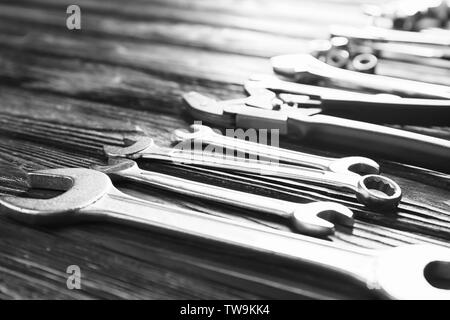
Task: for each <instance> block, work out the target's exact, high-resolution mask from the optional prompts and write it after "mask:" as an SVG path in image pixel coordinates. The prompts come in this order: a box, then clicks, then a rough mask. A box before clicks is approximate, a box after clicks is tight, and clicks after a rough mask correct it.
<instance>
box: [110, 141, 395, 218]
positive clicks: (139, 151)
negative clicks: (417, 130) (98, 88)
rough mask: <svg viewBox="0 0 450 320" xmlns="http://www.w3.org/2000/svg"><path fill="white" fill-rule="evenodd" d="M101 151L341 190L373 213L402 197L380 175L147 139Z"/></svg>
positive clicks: (389, 181)
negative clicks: (164, 145)
mask: <svg viewBox="0 0 450 320" xmlns="http://www.w3.org/2000/svg"><path fill="white" fill-rule="evenodd" d="M104 149H105V153H106V154H107V155H108V156H110V157H127V158H130V159H150V160H164V161H168V162H172V163H180V164H190V165H196V166H202V167H209V168H215V169H219V170H228V171H234V172H236V171H237V172H245V173H248V174H251V175H264V176H269V177H279V178H286V179H291V180H300V181H308V182H312V183H316V184H320V185H326V186H330V187H334V188H340V189H345V190H348V191H352V192H353V193H355V195H356V198H357V199H358V201H359V202H361V203H363V204H365V205H366V206H368V207H371V208H374V209H382V210H393V209H395V208H396V207H397V206H398V203H399V202H400V199H401V196H402V193H401V189H400V187H399V186H398V185H397V184H396V183H395V182H394V181H392V180H391V179H388V178H386V177H383V176H380V175H374V174H369V175H365V176H359V175H356V174H352V175H349V174H342V173H336V172H331V171H322V170H317V169H309V168H302V167H298V166H290V165H283V164H277V165H273V164H272V163H270V162H264V161H256V160H250V159H240V158H237V157H227V156H223V155H221V156H220V157H218V156H214V155H213V154H211V155H209V154H205V153H203V152H198V151H195V150H194V152H186V151H183V150H182V149H177V148H162V147H159V146H157V145H155V143H154V142H153V139H151V138H142V139H140V140H138V142H137V143H136V144H134V145H131V146H129V147H126V148H118V147H110V146H107V147H105V148H104Z"/></svg>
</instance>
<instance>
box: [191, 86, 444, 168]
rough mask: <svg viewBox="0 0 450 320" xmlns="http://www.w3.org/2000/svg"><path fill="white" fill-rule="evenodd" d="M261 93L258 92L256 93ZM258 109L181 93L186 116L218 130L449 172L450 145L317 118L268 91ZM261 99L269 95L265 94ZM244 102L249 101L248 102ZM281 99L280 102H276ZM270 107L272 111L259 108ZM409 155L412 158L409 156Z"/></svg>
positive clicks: (356, 123) (385, 129)
mask: <svg viewBox="0 0 450 320" xmlns="http://www.w3.org/2000/svg"><path fill="white" fill-rule="evenodd" d="M260 90H262V89H260ZM272 94H273V96H272V99H271V100H270V101H268V102H266V103H264V104H262V105H261V108H260V107H259V106H258V104H255V103H254V102H255V101H257V99H253V100H251V99H250V100H248V99H241V102H240V103H237V101H236V100H233V103H231V104H230V103H228V101H222V102H218V101H216V100H214V99H211V98H208V97H205V96H204V95H201V94H199V93H196V92H191V93H187V94H185V95H184V96H183V97H184V100H185V102H186V104H187V106H188V109H189V112H190V113H191V114H192V116H193V117H194V118H195V119H196V120H203V121H205V122H207V123H210V124H214V125H215V126H221V127H223V128H255V129H278V130H279V133H280V134H282V135H289V137H290V138H292V139H293V138H296V139H299V140H307V141H311V142H312V141H314V142H316V143H320V144H322V145H327V146H330V147H333V148H336V147H344V148H347V149H349V150H352V152H363V153H365V154H374V155H377V156H381V157H385V158H387V159H390V160H396V161H401V162H405V163H409V164H414V165H421V166H426V167H428V168H430V169H437V170H442V171H444V172H447V171H449V170H450V168H449V165H448V164H449V163H450V141H448V140H444V139H439V138H435V137H430V136H426V135H422V134H417V133H413V132H408V131H405V130H399V129H394V128H389V127H385V126H380V125H375V124H370V123H365V122H361V121H354V120H348V119H343V118H338V117H332V116H327V115H323V114H317V113H318V112H320V109H319V110H314V109H313V110H311V109H305V110H302V109H299V108H296V107H295V106H294V107H291V106H287V105H286V104H284V103H283V102H282V101H281V100H280V99H279V98H277V97H276V96H275V94H274V93H272ZM265 96H269V95H268V94H265ZM248 101H252V103H251V104H248ZM280 101H281V103H280ZM267 105H272V109H269V110H268V109H264V108H263V107H264V106H267ZM412 155H413V156H412Z"/></svg>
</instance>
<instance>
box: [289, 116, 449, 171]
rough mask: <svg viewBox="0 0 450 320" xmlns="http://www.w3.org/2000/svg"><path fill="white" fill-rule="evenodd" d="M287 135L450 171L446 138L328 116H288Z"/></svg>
mask: <svg viewBox="0 0 450 320" xmlns="http://www.w3.org/2000/svg"><path fill="white" fill-rule="evenodd" d="M288 128H289V132H290V134H296V135H298V136H300V137H302V138H303V139H308V140H309V139H311V140H314V141H317V142H319V143H323V144H327V145H331V146H338V147H343V148H345V149H348V150H352V151H360V152H363V153H366V154H371V155H374V156H377V157H381V158H383V157H384V158H386V159H390V160H396V161H400V162H404V163H408V164H412V165H420V166H425V167H427V168H430V169H435V170H440V171H444V172H447V173H448V172H449V171H450V141H449V140H446V139H440V138H435V137H431V136H427V135H423V134H418V133H413V132H409V131H406V130H400V129H394V128H389V127H385V126H381V125H376V124H371V123H366V122H361V121H355V120H349V119H343V118H338V117H332V116H327V115H314V116H310V117H304V116H301V115H300V116H296V115H292V116H291V117H290V118H289V120H288Z"/></svg>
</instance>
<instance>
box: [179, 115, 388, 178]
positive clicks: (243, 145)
mask: <svg viewBox="0 0 450 320" xmlns="http://www.w3.org/2000/svg"><path fill="white" fill-rule="evenodd" d="M190 128H191V131H188V130H184V129H177V130H174V132H173V134H172V141H173V142H178V143H187V142H188V141H191V142H194V143H200V144H205V145H209V146H216V147H219V148H224V149H225V150H226V152H229V151H233V152H234V151H238V152H241V153H243V154H248V155H250V156H255V157H260V158H262V159H264V160H268V161H280V162H284V163H288V164H292V165H300V166H307V167H312V168H317V169H320V170H324V171H331V172H336V173H342V174H357V175H366V174H378V173H380V166H379V165H378V163H376V162H375V161H373V160H372V159H369V158H365V157H357V156H353V157H344V158H329V157H321V156H317V155H313V154H309V153H303V152H299V151H293V150H289V149H283V148H278V147H274V146H270V145H266V144H261V143H256V142H251V141H247V140H243V139H237V138H234V137H228V136H224V135H221V134H218V133H216V132H215V131H214V130H212V129H211V128H210V127H208V126H204V125H200V124H193V125H191V127H190Z"/></svg>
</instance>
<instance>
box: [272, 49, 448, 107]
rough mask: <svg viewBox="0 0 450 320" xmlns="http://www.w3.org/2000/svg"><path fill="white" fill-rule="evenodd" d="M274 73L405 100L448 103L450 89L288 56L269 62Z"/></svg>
mask: <svg viewBox="0 0 450 320" xmlns="http://www.w3.org/2000/svg"><path fill="white" fill-rule="evenodd" d="M271 63H272V67H273V70H274V71H275V72H276V73H278V74H280V75H283V76H286V77H288V78H290V79H293V80H295V81H298V82H303V83H310V82H314V83H317V82H323V83H324V84H329V85H335V86H337V87H341V88H345V89H351V90H356V89H366V90H371V91H372V92H374V91H375V92H382V93H391V94H398V95H400V96H405V97H417V98H437V99H450V87H448V86H444V85H438V84H431V83H426V82H420V81H413V80H406V79H400V78H394V77H388V76H380V75H375V74H366V73H360V72H357V71H351V70H346V69H341V68H337V67H333V66H330V65H328V64H326V63H325V62H322V61H320V60H318V59H316V58H314V57H313V56H312V55H309V54H291V55H281V56H276V57H273V58H272V59H271Z"/></svg>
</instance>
